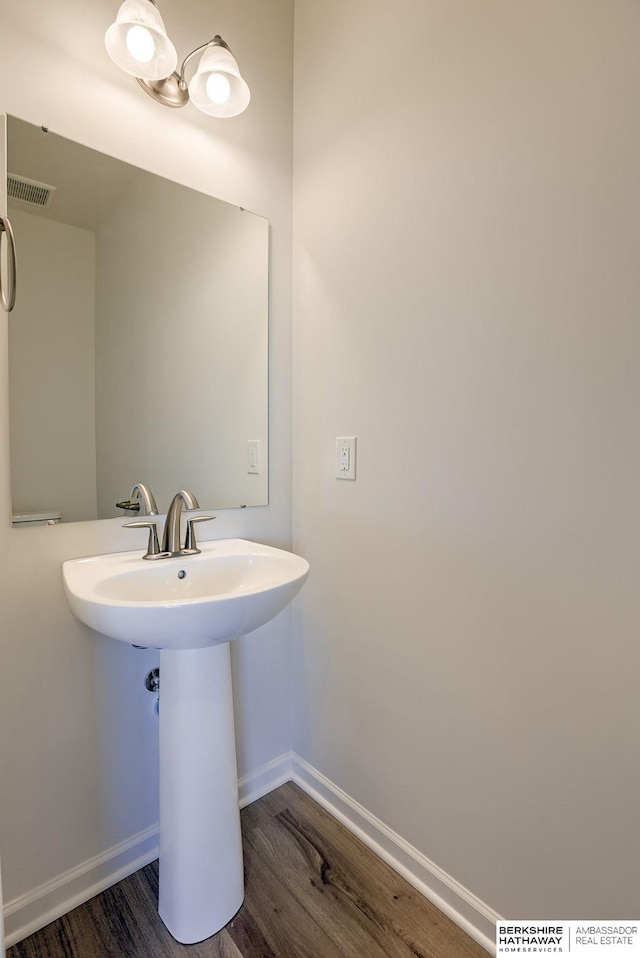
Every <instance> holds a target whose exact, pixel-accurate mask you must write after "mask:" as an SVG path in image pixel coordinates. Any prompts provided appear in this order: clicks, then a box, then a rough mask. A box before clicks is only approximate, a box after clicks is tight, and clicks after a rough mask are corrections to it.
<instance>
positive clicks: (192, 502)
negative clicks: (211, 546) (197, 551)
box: [162, 489, 200, 556]
mask: <svg viewBox="0 0 640 958" xmlns="http://www.w3.org/2000/svg"><path fill="white" fill-rule="evenodd" d="M183 506H184V507H185V509H187V510H188V511H191V510H192V509H199V508H200V503H199V502H198V500H197V499H196V497H195V496H194V494H193V493H192V492H189V490H188V489H181V490H180V492H176V494H175V496H174V497H173V499H172V500H171V505H170V506H169V509H168V511H167V518H166V519H165V523H164V535H163V536H162V552H166V553H167V554H168V555H170V556H178V555H180V552H181V548H180V516H181V515H182V507H183Z"/></svg>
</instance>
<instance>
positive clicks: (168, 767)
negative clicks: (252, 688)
mask: <svg viewBox="0 0 640 958" xmlns="http://www.w3.org/2000/svg"><path fill="white" fill-rule="evenodd" d="M160 676H161V679H160V683H161V684H160V901H159V907H158V911H159V913H160V917H161V918H162V920H163V922H164V923H165V925H166V926H167V928H168V929H169V931H170V932H171V934H172V935H173V937H174V938H175V939H176V940H177V941H179V942H182V944H193V943H195V942H197V941H203V940H204V939H205V938H209V937H210V936H211V935H214V934H215V933H216V932H217V931H220V929H221V928H223V927H224V926H225V925H226V924H227V922H229V921H230V920H231V919H232V918H233V916H234V915H235V913H236V912H237V910H238V909H239V908H240V905H241V904H242V901H243V898H244V876H243V868H242V839H241V834H240V810H239V804H238V779H237V770H236V750H235V738H234V723H233V698H232V692H231V662H230V648H229V643H228V642H224V643H222V644H220V645H214V646H211V647H209V648H205V649H180V650H179V651H172V650H170V649H162V651H161V652H160Z"/></svg>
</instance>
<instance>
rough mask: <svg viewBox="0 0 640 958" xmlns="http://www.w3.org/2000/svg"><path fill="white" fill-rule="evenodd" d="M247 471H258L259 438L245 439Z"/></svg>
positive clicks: (256, 473) (256, 472)
mask: <svg viewBox="0 0 640 958" xmlns="http://www.w3.org/2000/svg"><path fill="white" fill-rule="evenodd" d="M247 472H250V473H252V474H254V475H258V474H259V473H260V440H259V439H247Z"/></svg>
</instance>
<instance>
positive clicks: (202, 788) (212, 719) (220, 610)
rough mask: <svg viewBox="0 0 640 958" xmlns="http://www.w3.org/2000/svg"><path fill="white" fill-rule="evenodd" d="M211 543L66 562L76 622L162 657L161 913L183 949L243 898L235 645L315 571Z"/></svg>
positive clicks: (291, 558) (253, 546)
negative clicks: (158, 554)
mask: <svg viewBox="0 0 640 958" xmlns="http://www.w3.org/2000/svg"><path fill="white" fill-rule="evenodd" d="M200 548H201V550H202V551H201V553H200V554H199V555H191V556H178V557H176V558H173V559H156V560H148V559H147V560H145V559H143V558H142V553H141V551H140V550H138V551H137V552H116V553H112V554H111V555H103V556H93V557H91V558H88V559H70V560H69V561H67V562H64V563H63V567H62V569H63V580H64V588H65V592H66V595H67V600H68V602H69V605H70V606H71V610H72V612H73V613H74V615H75V616H76V618H78V619H80V621H81V622H84V623H85V625H88V626H90V627H91V628H92V629H95V631H96V632H101V633H102V634H103V635H108V636H111V637H112V638H114V639H118V640H119V641H120V642H127V643H129V644H132V645H143V646H149V647H153V648H159V649H160V650H161V651H160V782H159V784H160V891H159V902H158V911H159V914H160V917H161V918H162V920H163V921H164V923H165V925H166V926H167V928H168V929H169V931H170V932H171V934H172V935H173V936H174V938H176V939H177V941H180V942H182V943H183V944H193V943H194V942H197V941H203V940H204V939H205V938H209V937H210V936H211V935H214V934H216V932H218V931H219V930H220V929H221V928H223V927H224V925H225V924H226V923H227V922H228V921H230V920H231V918H232V917H233V916H234V914H235V913H236V912H237V910H238V908H239V907H240V905H241V904H242V900H243V897H244V881H243V865H242V835H241V831H240V813H239V806H238V783H237V770H236V753H235V737H234V721H233V695H232V684H231V655H230V646H229V640H230V639H235V638H237V637H238V636H239V635H244V634H245V633H247V632H251V631H252V630H253V629H257V628H258V627H259V626H261V625H264V623H265V622H268V621H269V619H272V618H273V617H274V615H277V614H278V612H281V611H282V609H284V608H285V606H287V605H288V604H289V602H291V600H292V599H293V598H294V596H295V595H296V594H297V593H298V592H299V590H300V589H301V588H302V586H303V584H304V581H305V579H306V578H307V576H308V574H309V563H308V562H307V561H306V560H305V559H301V558H300V557H299V556H296V555H293V554H292V553H290V552H284V551H283V550H282V549H273V548H271V546H264V545H259V544H258V543H256V542H248V541H247V540H245V539H221V540H214V541H212V542H203V543H201V544H200ZM133 654H134V655H135V653H133ZM267 681H268V680H267ZM144 694H146V693H144Z"/></svg>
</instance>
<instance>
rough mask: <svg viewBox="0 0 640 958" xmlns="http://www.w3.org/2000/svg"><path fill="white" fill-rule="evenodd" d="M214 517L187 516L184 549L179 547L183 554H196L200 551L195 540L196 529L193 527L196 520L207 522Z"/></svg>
mask: <svg viewBox="0 0 640 958" xmlns="http://www.w3.org/2000/svg"><path fill="white" fill-rule="evenodd" d="M211 519H215V516H187V534H186V537H185V540H184V549H181V550H180V551H181V553H182V554H183V555H197V553H198V552H200V549H198V543H197V542H196V530H195V529H194V528H193V527H194V526H195V524H196V522H209V521H210V520H211Z"/></svg>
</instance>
